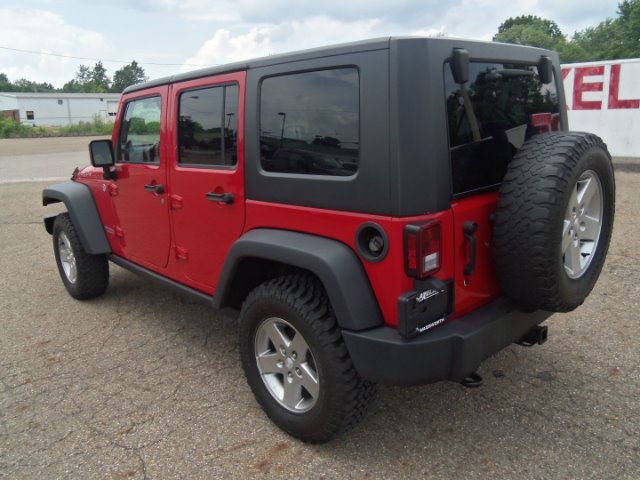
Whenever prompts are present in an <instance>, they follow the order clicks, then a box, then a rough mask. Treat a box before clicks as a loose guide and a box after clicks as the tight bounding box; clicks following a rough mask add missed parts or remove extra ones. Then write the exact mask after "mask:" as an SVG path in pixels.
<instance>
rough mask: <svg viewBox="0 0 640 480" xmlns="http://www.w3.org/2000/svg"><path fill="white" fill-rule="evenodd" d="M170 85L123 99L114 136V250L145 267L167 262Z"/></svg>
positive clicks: (169, 232)
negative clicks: (166, 116) (166, 128)
mask: <svg viewBox="0 0 640 480" xmlns="http://www.w3.org/2000/svg"><path fill="white" fill-rule="evenodd" d="M167 91H168V87H167V86H163V87H158V88H154V89H148V90H144V92H140V94H139V95H136V94H134V95H131V96H129V97H128V98H127V101H126V103H125V106H124V108H123V109H122V113H121V117H120V118H119V121H118V123H119V128H118V125H116V127H115V129H114V131H117V132H119V134H118V138H114V147H115V152H114V153H115V156H116V172H117V179H116V180H114V181H113V183H112V184H111V185H110V187H109V188H110V192H111V195H112V201H113V207H114V213H115V216H116V224H115V225H114V227H113V228H114V234H115V236H116V238H117V239H118V243H119V247H120V248H119V249H114V250H116V252H117V253H120V254H121V255H123V256H124V257H125V258H127V259H129V260H131V261H133V262H135V263H138V264H141V265H143V266H145V267H148V268H155V269H156V270H157V269H158V268H164V267H166V265H167V260H168V255H169V246H170V243H171V230H170V228H169V208H168V204H167V200H166V183H167V182H166V181H167V172H166V147H167V145H166V135H164V123H163V117H164V112H165V110H166V103H167Z"/></svg>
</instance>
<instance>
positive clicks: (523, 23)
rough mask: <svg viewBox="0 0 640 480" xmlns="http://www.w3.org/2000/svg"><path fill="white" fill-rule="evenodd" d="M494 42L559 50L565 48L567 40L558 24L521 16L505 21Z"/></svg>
mask: <svg viewBox="0 0 640 480" xmlns="http://www.w3.org/2000/svg"><path fill="white" fill-rule="evenodd" d="M493 41H494V42H505V43H517V44H519V45H531V46H533V47H540V48H549V49H555V50H557V49H558V48H559V47H562V46H564V44H565V43H566V38H565V36H564V34H563V33H562V32H561V31H560V27H558V24H557V23H556V22H554V21H552V20H547V19H545V18H540V17H537V16H534V15H521V16H519V17H512V18H508V19H507V20H505V21H504V22H503V23H502V24H501V25H500V26H499V27H498V33H497V34H496V35H494V37H493Z"/></svg>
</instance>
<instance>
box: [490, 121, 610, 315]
mask: <svg viewBox="0 0 640 480" xmlns="http://www.w3.org/2000/svg"><path fill="white" fill-rule="evenodd" d="M614 210H615V180H614V174H613V166H612V164H611V156H610V155H609V152H608V151H607V147H606V145H605V144H604V143H603V142H602V140H601V139H600V138H598V137H597V136H595V135H592V134H588V133H578V132H551V133H544V134H540V135H537V136H535V137H533V138H531V139H530V140H528V141H527V142H526V143H525V144H524V145H523V147H522V148H521V149H520V150H519V151H518V152H517V153H516V155H515V156H514V158H513V160H512V161H511V162H510V164H509V167H508V169H507V173H506V175H505V177H504V180H503V182H502V185H501V187H500V197H499V199H498V207H497V210H496V214H495V222H494V226H493V240H494V261H495V267H496V273H497V274H498V278H499V280H500V284H501V286H502V289H503V291H504V293H505V294H506V295H507V296H509V297H510V298H511V299H512V300H513V301H514V302H515V303H516V305H517V306H518V307H519V308H521V309H523V310H537V309H542V310H547V311H552V312H568V311H571V310H573V309H575V308H576V307H578V306H579V305H581V304H582V302H584V300H585V298H586V297H587V295H589V292H591V289H592V288H593V286H594V285H595V283H596V281H597V280H598V276H599V275H600V271H601V270H602V265H603V264H604V260H605V257H606V255H607V250H608V248H609V242H610V240H611V232H612V229H613V217H614Z"/></svg>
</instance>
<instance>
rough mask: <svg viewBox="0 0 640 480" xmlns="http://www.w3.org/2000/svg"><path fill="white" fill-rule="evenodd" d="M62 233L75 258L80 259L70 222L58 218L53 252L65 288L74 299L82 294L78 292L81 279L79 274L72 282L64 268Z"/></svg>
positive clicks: (54, 227) (55, 224)
mask: <svg viewBox="0 0 640 480" xmlns="http://www.w3.org/2000/svg"><path fill="white" fill-rule="evenodd" d="M61 233H64V234H65V235H66V236H67V238H68V239H69V245H71V250H72V251H73V254H74V256H75V257H76V258H78V253H79V252H78V247H79V245H76V242H75V232H74V231H71V229H70V228H69V223H68V221H67V220H66V219H64V218H62V216H59V217H58V218H56V221H55V223H54V224H53V251H54V254H55V258H56V266H57V267H58V272H59V273H60V278H61V279H62V282H63V283H64V286H65V288H66V289H67V291H68V292H69V293H70V294H71V296H72V297H76V296H78V295H79V294H80V292H79V290H78V280H79V278H80V277H79V272H78V276H77V277H76V281H75V282H70V281H69V279H68V278H67V275H66V273H65V272H64V268H63V267H62V261H61V259H60V250H59V247H58V240H59V238H60V234H61Z"/></svg>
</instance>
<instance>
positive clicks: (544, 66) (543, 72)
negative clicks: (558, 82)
mask: <svg viewBox="0 0 640 480" xmlns="http://www.w3.org/2000/svg"><path fill="white" fill-rule="evenodd" d="M538 77H540V81H541V82H542V83H543V84H545V85H547V84H549V83H551V82H552V81H553V63H552V62H551V59H550V58H549V57H547V56H545V55H543V56H542V57H540V61H539V62H538Z"/></svg>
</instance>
